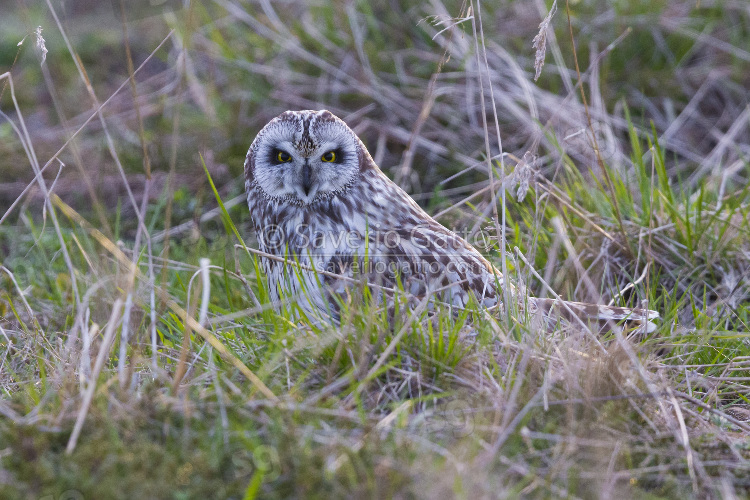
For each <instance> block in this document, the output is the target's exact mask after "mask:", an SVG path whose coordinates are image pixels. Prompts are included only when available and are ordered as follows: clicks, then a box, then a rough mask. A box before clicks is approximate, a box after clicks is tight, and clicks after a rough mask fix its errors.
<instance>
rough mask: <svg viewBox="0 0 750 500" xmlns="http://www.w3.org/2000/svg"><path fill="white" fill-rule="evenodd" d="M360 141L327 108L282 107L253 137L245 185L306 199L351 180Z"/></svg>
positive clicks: (298, 201) (288, 199) (287, 198)
mask: <svg viewBox="0 0 750 500" xmlns="http://www.w3.org/2000/svg"><path fill="white" fill-rule="evenodd" d="M363 149H364V146H362V143H361V142H360V141H359V139H358V138H357V136H356V135H355V134H354V132H353V131H352V130H351V129H350V128H349V127H348V126H347V125H346V124H345V123H344V122H343V121H342V120H340V119H339V118H337V117H335V116H334V115H333V114H332V113H330V112H329V111H325V110H323V111H286V112H284V113H282V114H281V115H279V116H278V117H276V118H274V119H273V120H271V122H269V124H268V125H266V126H265V127H264V128H263V129H262V130H261V131H260V132H259V133H258V136H257V137H256V138H255V141H253V144H252V145H251V146H250V150H249V151H248V155H247V160H246V162H245V177H246V179H247V182H248V185H250V184H251V183H253V182H254V183H255V184H256V185H257V187H259V188H260V189H261V190H262V192H263V194H264V195H265V196H266V197H268V198H271V199H273V200H276V201H280V202H285V203H290V204H293V205H311V204H313V203H315V202H316V201H318V200H321V199H324V198H327V197H330V196H333V195H335V194H338V193H340V192H342V191H343V190H345V189H346V188H347V186H349V185H351V183H353V182H354V181H355V180H356V179H357V177H358V175H359V172H360V164H361V160H362V153H361V152H362V150H363Z"/></svg>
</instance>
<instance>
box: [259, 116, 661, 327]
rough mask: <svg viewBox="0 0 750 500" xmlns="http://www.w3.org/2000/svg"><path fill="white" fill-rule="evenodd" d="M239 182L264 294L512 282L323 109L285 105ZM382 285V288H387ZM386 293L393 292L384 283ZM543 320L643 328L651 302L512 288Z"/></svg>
mask: <svg viewBox="0 0 750 500" xmlns="http://www.w3.org/2000/svg"><path fill="white" fill-rule="evenodd" d="M245 187H246V189H247V202H248V205H249V207H250V213H251V215H252V221H253V225H254V226H255V230H256V231H257V235H258V242H259V243H258V244H259V246H260V250H261V251H262V252H265V253H267V254H270V255H272V256H274V257H275V258H273V257H271V258H269V257H262V258H261V262H262V266H263V269H264V271H265V272H266V274H267V277H268V284H269V288H270V293H271V297H272V299H274V300H275V301H278V300H281V299H293V300H297V301H298V302H299V303H300V305H301V306H302V307H303V308H305V309H307V310H308V311H310V312H314V313H322V314H325V315H333V316H334V317H335V316H336V314H337V313H336V310H335V309H336V307H335V303H336V301H335V300H333V296H334V294H344V293H346V291H347V288H348V285H349V284H350V283H351V281H353V280H352V278H364V279H366V280H367V282H368V283H369V284H370V286H371V288H372V289H373V290H378V291H383V290H391V291H393V290H402V289H403V290H404V291H405V292H406V293H407V294H409V295H410V296H412V297H417V298H421V297H427V296H430V297H433V298H434V300H437V301H441V302H447V303H449V304H452V305H453V306H458V307H463V306H464V305H466V304H467V303H468V302H469V301H470V297H473V298H474V300H476V303H477V304H479V305H480V306H481V307H493V306H498V305H501V304H500V302H501V301H502V299H503V293H502V287H505V286H508V287H510V286H511V285H510V284H509V283H506V282H505V281H504V280H503V276H502V275H501V274H500V273H499V272H498V271H497V270H496V269H495V267H493V265H492V264H490V262H489V261H488V260H487V259H485V258H484V257H483V256H482V254H480V253H479V251H477V250H476V249H475V248H474V247H472V246H471V245H470V244H469V243H468V242H466V241H465V240H464V239H463V238H461V237H459V236H458V235H456V234H455V233H453V232H451V231H449V230H448V229H446V228H445V227H443V226H442V225H441V224H439V223H438V222H437V221H435V220H434V219H433V218H432V217H430V216H429V215H427V213H426V212H425V211H424V210H422V209H421V208H420V207H419V206H418V205H417V204H416V203H415V202H414V200H412V199H411V198H410V197H409V195H408V194H406V192H405V191H404V190H402V189H401V188H400V187H399V186H397V185H396V184H395V183H394V182H392V181H391V180H390V179H388V177H386V176H385V174H383V172H381V170H380V168H378V166H377V165H376V164H375V162H374V161H373V159H372V157H371V156H370V153H369V152H368V151H367V148H365V146H364V144H363V143H362V141H360V139H359V138H358V137H357V135H356V134H355V133H354V132H353V131H352V130H351V129H350V128H349V127H348V126H347V125H346V124H345V123H344V122H343V121H342V120H340V119H339V118H337V117H336V116H334V115H333V114H332V113H330V112H329V111H287V112H285V113H282V114H281V115H279V116H278V117H276V118H274V119H273V120H271V122H270V123H268V125H266V126H265V127H264V128H263V129H262V130H261V131H260V133H258V136H257V137H256V138H255V141H253V143H252V145H251V146H250V150H249V151H248V153H247V159H246V160H245ZM385 293H389V292H387V291H386V292H385ZM391 293H393V292H391ZM511 295H512V296H513V297H514V300H517V301H518V302H519V304H520V305H521V309H522V310H525V311H527V312H529V313H532V314H536V315H537V317H541V318H543V319H544V320H548V322H549V321H552V322H554V321H557V320H558V319H560V320H563V321H566V320H567V321H573V320H574V318H573V317H572V316H575V317H577V318H582V319H584V320H588V321H596V320H599V321H617V320H623V319H627V320H628V321H635V322H637V323H643V324H644V327H645V329H646V330H647V331H651V330H653V328H654V325H653V324H652V323H651V322H650V321H649V320H650V319H653V318H656V317H658V314H657V313H656V312H654V311H647V310H644V309H628V308H622V307H608V306H601V305H595V304H583V303H577V302H565V303H561V302H559V301H558V302H555V301H554V300H552V299H535V298H529V299H528V300H525V298H522V297H518V293H517V292H515V291H513V293H512V294H511Z"/></svg>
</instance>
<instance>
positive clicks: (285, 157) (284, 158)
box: [276, 151, 292, 163]
mask: <svg viewBox="0 0 750 500" xmlns="http://www.w3.org/2000/svg"><path fill="white" fill-rule="evenodd" d="M276 159H277V160H279V163H286V162H288V161H292V155H290V154H289V153H287V152H286V151H279V152H278V154H277V155H276Z"/></svg>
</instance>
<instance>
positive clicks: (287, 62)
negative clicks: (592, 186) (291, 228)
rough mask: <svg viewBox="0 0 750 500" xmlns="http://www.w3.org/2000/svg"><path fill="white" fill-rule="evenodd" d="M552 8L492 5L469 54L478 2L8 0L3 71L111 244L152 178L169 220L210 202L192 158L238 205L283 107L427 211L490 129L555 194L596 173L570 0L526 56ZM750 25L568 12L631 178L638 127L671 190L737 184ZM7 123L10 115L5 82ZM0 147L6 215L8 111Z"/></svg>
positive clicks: (43, 144) (732, 11)
mask: <svg viewBox="0 0 750 500" xmlns="http://www.w3.org/2000/svg"><path fill="white" fill-rule="evenodd" d="M550 7H551V2H550V1H549V0H548V1H546V2H545V1H543V0H522V1H503V2H486V3H482V4H481V5H479V8H480V9H481V11H480V18H481V21H482V22H481V27H480V28H481V31H482V33H480V35H482V34H483V38H482V39H481V44H480V45H481V46H479V47H477V45H475V40H476V39H475V38H474V35H473V32H472V29H473V28H472V23H471V20H470V16H471V14H472V12H471V9H472V6H471V5H470V4H469V3H467V2H449V1H441V0H433V1H413V2H412V1H395V0H394V1H376V2H369V1H309V2H299V1H292V0H282V1H274V2H271V1H270V0H266V1H258V2H256V1H252V2H248V1H240V0H214V1H208V0H202V1H193V2H181V1H178V0H162V1H156V0H135V1H128V2H124V3H123V4H122V5H121V3H120V1H119V0H107V1H99V2H95V1H87V0H79V1H60V0H48V1H47V2H45V1H40V0H35V1H32V0H17V1H14V0H6V1H5V2H3V4H2V6H1V7H0V9H1V10H2V15H0V72H6V71H9V72H10V73H11V74H12V76H13V81H14V83H15V94H16V95H15V97H16V99H17V101H18V105H19V107H20V109H21V111H22V113H23V115H24V118H25V122H26V126H27V127H28V132H29V134H30V137H31V141H32V143H33V146H34V149H35V151H36V155H37V157H38V159H39V162H40V165H41V166H44V164H45V163H48V160H49V159H50V158H52V157H53V155H54V154H55V153H56V152H57V151H58V150H60V148H61V147H63V145H65V146H64V148H63V149H62V151H61V152H60V154H59V156H58V157H57V158H58V159H59V161H60V162H62V163H63V164H64V165H65V166H64V167H61V165H60V163H58V162H56V161H55V162H52V163H53V164H50V165H49V166H48V168H47V169H46V170H45V172H44V175H45V178H46V179H47V182H48V185H50V184H51V183H52V182H53V180H55V185H54V191H55V192H56V193H57V194H58V195H60V196H61V197H62V198H63V199H64V200H65V201H66V202H68V203H70V204H72V205H73V206H74V207H77V208H84V209H86V211H87V212H88V213H87V216H88V215H91V216H92V217H93V218H92V220H98V224H99V225H101V226H102V227H105V228H109V229H110V232H111V227H112V226H113V225H114V219H115V217H121V218H122V220H123V221H127V219H128V215H132V211H131V207H132V203H133V202H135V203H140V202H141V198H142V196H143V194H144V180H145V178H146V173H145V172H146V171H150V175H151V177H152V179H153V184H152V185H151V186H150V189H149V192H148V196H149V197H150V198H151V199H152V200H158V199H162V200H164V199H166V198H164V195H167V197H168V198H169V199H170V201H169V203H170V205H172V204H173V206H171V207H170V210H171V216H170V218H171V219H172V220H171V223H172V224H179V223H181V222H184V221H186V220H190V219H191V218H195V217H197V215H199V214H200V213H202V212H204V211H205V210H207V209H208V208H210V207H207V206H206V204H209V205H211V207H213V206H215V202H214V203H213V204H211V200H212V198H213V197H212V196H211V197H208V198H207V197H206V186H207V177H206V175H205V174H204V172H203V166H202V164H201V159H200V156H199V155H203V158H204V160H205V162H206V165H207V167H208V169H209V172H211V175H212V176H213V180H214V182H216V183H217V186H218V187H219V188H220V192H221V194H222V195H225V196H228V197H229V198H231V197H233V196H236V195H239V194H241V190H242V182H241V176H242V169H243V161H244V156H245V153H246V151H247V148H248V146H249V145H250V143H251V142H252V140H253V138H254V137H255V134H256V133H257V131H258V130H259V129H260V128H261V127H262V126H263V125H264V124H265V123H266V122H268V120H270V119H271V118H273V117H274V116H276V115H277V114H279V113H280V112H282V111H284V110H287V109H320V108H327V109H329V110H331V111H332V112H333V113H335V114H337V115H338V116H340V117H341V118H343V119H344V120H345V121H346V122H347V123H348V124H349V125H350V126H351V127H352V128H353V129H354V130H355V131H356V132H357V133H358V134H359V135H360V136H361V137H362V139H363V140H364V142H365V144H366V145H367V147H368V148H369V149H370V152H371V153H372V155H373V156H374V157H375V158H376V160H377V162H378V163H379V164H380V166H381V168H382V169H383V170H384V171H385V172H386V173H387V174H388V175H389V176H390V177H391V178H393V179H395V180H396V181H397V182H399V184H401V185H402V186H403V187H404V188H405V189H406V190H407V191H408V192H409V193H410V194H412V195H414V196H415V198H416V199H417V200H418V201H419V202H420V203H421V204H422V205H424V206H425V207H427V208H428V209H429V210H430V211H432V212H433V213H434V212H436V211H439V210H440V209H441V207H442V208H444V207H446V206H449V205H450V204H451V203H453V202H456V201H459V200H461V199H462V198H464V197H465V196H466V195H468V194H471V193H472V192H475V191H477V190H478V189H479V188H481V187H482V186H485V185H486V182H487V171H486V164H485V163H484V162H483V159H484V158H485V157H486V154H487V151H486V147H485V132H484V120H485V118H486V119H487V122H488V137H489V145H490V154H491V155H492V156H493V157H496V159H499V157H498V156H497V155H499V153H500V151H501V150H502V152H503V153H505V157H504V160H505V162H506V163H508V164H509V165H510V166H513V165H515V164H516V162H517V159H518V158H521V157H522V156H523V154H524V153H525V152H526V151H531V152H532V153H533V154H535V155H537V156H539V158H540V159H539V161H538V162H537V164H536V166H537V168H538V169H539V172H540V173H541V174H542V175H543V176H546V177H548V178H550V179H553V180H554V177H555V175H556V172H558V171H559V168H560V158H561V157H562V155H561V154H560V153H563V154H564V155H567V156H568V157H569V158H570V159H572V161H573V163H574V164H575V165H576V166H577V167H578V168H579V169H580V171H581V172H583V173H584V175H588V174H589V172H590V171H591V170H592V169H594V170H596V169H595V165H596V157H595V155H594V152H593V147H592V144H591V140H590V138H589V136H588V134H587V133H586V129H587V128H588V127H589V124H588V121H589V118H588V117H587V116H586V110H585V108H584V105H583V103H582V100H581V95H580V89H579V86H578V78H577V76H576V67H575V61H574V58H573V51H572V48H571V36H570V33H569V28H568V19H567V15H566V9H565V5H564V4H559V5H557V11H556V12H555V13H554V15H553V16H552V18H551V22H550V23H549V27H550V29H549V30H548V31H547V32H546V33H547V37H546V47H545V48H546V54H545V61H546V64H545V66H544V67H543V69H542V70H541V75H540V77H539V79H538V81H536V82H535V81H534V78H533V77H534V74H535V57H536V53H535V49H534V47H532V42H533V40H534V38H535V36H537V34H538V33H539V25H540V22H541V21H542V20H543V19H544V18H545V16H547V14H548V12H549V9H550ZM474 8H475V9H476V8H477V5H475V6H474ZM123 16H124V17H123ZM749 17H750V7H749V6H748V4H747V2H744V1H740V0H737V1H731V0H713V1H705V0H699V1H697V2H696V1H695V0H669V1H666V0H662V1H639V0H627V1H626V0H618V1H596V0H578V1H572V2H570V23H571V25H572V30H573V33H574V35H575V43H576V49H577V55H578V64H579V67H580V72H581V76H582V81H583V87H584V90H585V91H586V93H587V95H588V96H589V99H588V102H587V105H588V108H589V115H590V119H591V121H592V124H591V129H592V130H595V133H596V137H597V142H598V146H599V149H600V150H601V152H602V156H603V159H604V160H605V161H606V162H607V164H608V165H609V166H610V167H612V168H614V169H617V170H620V171H623V172H624V171H627V170H628V169H629V168H631V167H630V158H631V153H632V148H631V141H630V138H629V135H628V130H627V127H628V125H627V120H628V113H629V117H630V118H629V119H630V120H631V121H632V122H633V125H634V126H635V129H636V130H637V131H639V133H640V134H642V137H644V138H645V137H651V136H653V134H656V137H658V139H659V142H660V145H661V147H662V148H664V149H665V150H666V151H667V157H668V158H669V165H668V172H669V175H670V177H671V178H673V179H674V180H675V181H677V180H678V179H679V182H686V183H687V184H688V185H690V186H695V185H696V183H697V182H698V181H699V180H701V179H704V178H712V179H714V180H716V182H721V179H722V176H724V177H726V172H725V171H726V170H729V171H730V173H731V175H730V176H729V181H730V182H731V181H737V182H739V181H742V180H743V179H744V178H746V176H747V157H748V155H749V154H750V146H748V143H750V127H748V103H750V45H749V44H748V43H747V42H748V40H750V32H749V30H750V22H749V21H748V18H749ZM37 27H41V30H42V31H41V37H43V41H42V40H41V38H39V36H38V34H37V33H35V31H36V30H37ZM21 42H23V43H21ZM42 43H43V44H44V47H45V50H44V51H42V49H41V48H40V46H41V44H42ZM477 48H479V50H480V54H481V57H480V58H479V61H478V60H477ZM43 52H44V57H43ZM485 58H486V61H485V60H484V59H485ZM485 64H486V65H485ZM129 68H131V69H129ZM133 72H134V74H133ZM131 74H133V76H132V81H129V78H130V76H131ZM480 76H481V78H480ZM490 82H491V89H490V85H489V84H490ZM89 86H90V87H89ZM482 91H483V92H484V101H482V100H481V92H482ZM0 109H2V111H3V112H4V113H5V114H6V115H7V117H9V118H10V119H11V120H13V121H14V122H15V123H18V117H17V113H16V111H15V109H14V106H13V102H12V96H11V92H10V89H9V86H8V80H7V79H5V80H2V81H0ZM97 109H99V110H100V113H99V114H97V113H96V111H97ZM494 110H496V116H495V114H494ZM495 120H497V123H498V124H499V128H500V131H499V132H500V133H499V136H498V134H497V131H496V130H495V123H496V122H495ZM73 136H74V137H73ZM498 137H499V138H501V140H502V145H501V146H502V149H501V148H500V145H499V144H498ZM0 138H1V140H0V208H2V210H0V212H3V213H5V211H6V209H7V207H9V206H10V204H11V203H12V202H13V201H15V200H16V199H17V198H18V196H19V195H20V194H21V193H22V192H23V191H24V189H25V188H26V187H27V185H29V184H30V181H31V180H32V179H33V171H32V169H31V168H30V165H29V160H28V158H27V155H26V153H25V152H24V148H23V146H22V144H21V142H20V141H19V140H18V137H17V136H16V134H15V133H14V131H13V128H12V127H11V125H10V123H8V121H7V119H6V117H3V119H2V120H1V123H0ZM71 138H72V139H71ZM551 152H552V153H554V154H550V153H551ZM118 164H119V165H121V167H122V172H120V167H119V166H118ZM170 174H171V176H170ZM597 175H598V174H595V173H594V176H597ZM125 182H127V183H128V184H129V186H130V189H131V190H132V195H133V197H134V198H130V197H129V196H128V194H127V190H126V187H125ZM41 199H42V195H41V193H40V191H39V190H38V189H37V188H36V186H32V187H31V189H30V191H29V192H28V193H27V194H26V196H25V198H24V201H23V205H24V206H25V207H26V208H28V209H29V210H31V211H32V213H34V212H36V213H40V211H41V207H42V204H41V203H39V201H40V200H41ZM488 199H489V196H485V201H486V200H488ZM475 201H476V202H478V203H481V202H482V198H481V197H480V198H479V199H477V200H475ZM117 207H120V208H119V209H118V208H117ZM18 213H20V212H15V215H12V216H11V217H17V215H18ZM233 213H234V212H233ZM116 214H120V215H116ZM0 215H1V214H0ZM237 215H238V217H240V218H241V217H243V212H241V211H240V212H237ZM165 222H166V221H165V219H164V217H163V216H162V217H158V222H157V221H155V222H154V224H156V225H157V226H160V225H163V224H164V223H165ZM134 227H135V226H134V225H132V226H131V227H128V225H127V223H126V224H125V226H123V228H124V233H123V234H122V235H121V236H127V235H128V234H130V233H132V231H133V230H134Z"/></svg>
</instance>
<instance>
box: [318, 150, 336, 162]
mask: <svg viewBox="0 0 750 500" xmlns="http://www.w3.org/2000/svg"><path fill="white" fill-rule="evenodd" d="M320 159H321V160H323V161H324V162H326V163H332V162H334V161H336V152H335V151H329V152H327V153H326V154H324V155H323V156H321V157H320Z"/></svg>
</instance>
